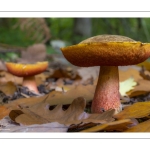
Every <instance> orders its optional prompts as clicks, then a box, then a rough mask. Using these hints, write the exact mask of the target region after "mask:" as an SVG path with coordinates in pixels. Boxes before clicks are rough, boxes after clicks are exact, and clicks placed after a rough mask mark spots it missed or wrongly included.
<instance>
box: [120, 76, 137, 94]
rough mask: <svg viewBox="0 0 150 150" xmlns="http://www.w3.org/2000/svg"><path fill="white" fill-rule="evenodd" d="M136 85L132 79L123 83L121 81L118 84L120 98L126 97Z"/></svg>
mask: <svg viewBox="0 0 150 150" xmlns="http://www.w3.org/2000/svg"><path fill="white" fill-rule="evenodd" d="M135 85H137V83H136V82H135V81H134V78H132V77H131V78H129V79H127V80H125V81H122V82H120V83H119V86H120V88H119V91H120V94H121V96H126V95H127V94H126V92H128V91H130V90H132V89H134V86H135Z"/></svg>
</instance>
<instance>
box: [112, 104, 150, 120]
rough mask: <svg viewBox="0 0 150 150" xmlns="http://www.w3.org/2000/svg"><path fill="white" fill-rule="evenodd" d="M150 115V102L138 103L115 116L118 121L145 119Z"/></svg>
mask: <svg viewBox="0 0 150 150" xmlns="http://www.w3.org/2000/svg"><path fill="white" fill-rule="evenodd" d="M149 114H150V102H137V103H134V104H133V105H131V106H127V107H125V108H124V110H123V111H121V112H120V113H118V114H116V115H114V117H115V118H117V119H129V118H143V117H146V116H148V115H149Z"/></svg>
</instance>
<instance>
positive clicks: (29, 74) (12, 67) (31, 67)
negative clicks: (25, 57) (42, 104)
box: [5, 62, 48, 94]
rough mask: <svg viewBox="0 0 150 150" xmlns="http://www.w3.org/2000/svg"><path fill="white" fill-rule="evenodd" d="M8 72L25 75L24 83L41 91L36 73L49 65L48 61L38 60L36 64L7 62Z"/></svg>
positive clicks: (35, 90)
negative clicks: (38, 87)
mask: <svg viewBox="0 0 150 150" xmlns="http://www.w3.org/2000/svg"><path fill="white" fill-rule="evenodd" d="M5 64H6V67H7V70H8V72H10V73H11V74H13V75H15V76H18V77H23V83H22V85H23V86H25V87H28V88H29V90H31V91H33V92H35V93H37V94H38V93H39V91H38V89H37V85H36V81H35V75H37V74H40V73H42V72H43V71H45V70H46V69H47V67H48V62H37V63H35V64H18V63H11V62H6V63H5Z"/></svg>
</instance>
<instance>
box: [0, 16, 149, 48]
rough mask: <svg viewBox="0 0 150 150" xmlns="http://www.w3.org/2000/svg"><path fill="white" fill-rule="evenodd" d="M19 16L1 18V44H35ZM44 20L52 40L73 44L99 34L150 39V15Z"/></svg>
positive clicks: (145, 40) (143, 39)
mask: <svg viewBox="0 0 150 150" xmlns="http://www.w3.org/2000/svg"><path fill="white" fill-rule="evenodd" d="M19 19H20V18H0V43H5V44H10V45H16V46H28V45H31V44H33V43H35V40H34V39H32V35H33V34H32V35H31V36H30V37H29V36H28V31H27V30H21V25H22V24H21V23H20V22H19V21H18V20H19ZM34 19H36V18H34ZM43 19H44V20H45V22H46V25H47V27H48V28H49V29H50V35H51V38H50V39H49V40H54V39H60V40H64V41H68V42H69V43H71V44H72V43H78V42H80V41H81V40H82V39H85V38H88V37H89V36H94V35H99V34H118V35H124V36H128V37H130V38H133V39H135V40H139V41H142V42H148V41H150V18H43ZM80 22H81V23H80ZM29 24H30V22H29ZM37 24H38V23H37ZM78 24H82V25H83V28H82V30H84V29H85V30H87V31H86V32H88V34H86V33H82V31H75V30H78V29H76V27H75V26H78ZM22 26H23V25H22ZM28 26H29V25H28ZM86 26H87V27H86ZM29 27H31V26H29ZM26 28H27V25H26ZM87 28H88V29H87ZM79 30H80V29H79ZM89 30H90V31H89ZM34 32H37V30H36V28H35V29H34ZM38 36H39V35H38ZM46 43H47V44H48V41H46Z"/></svg>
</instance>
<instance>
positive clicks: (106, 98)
mask: <svg viewBox="0 0 150 150" xmlns="http://www.w3.org/2000/svg"><path fill="white" fill-rule="evenodd" d="M108 109H115V113H118V112H120V111H121V103H120V93H119V73H118V66H101V67H100V72H99V79H98V82H97V86H96V90H95V94H94V99H93V101H92V108H91V111H92V113H102V112H103V110H104V111H106V110H108Z"/></svg>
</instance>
